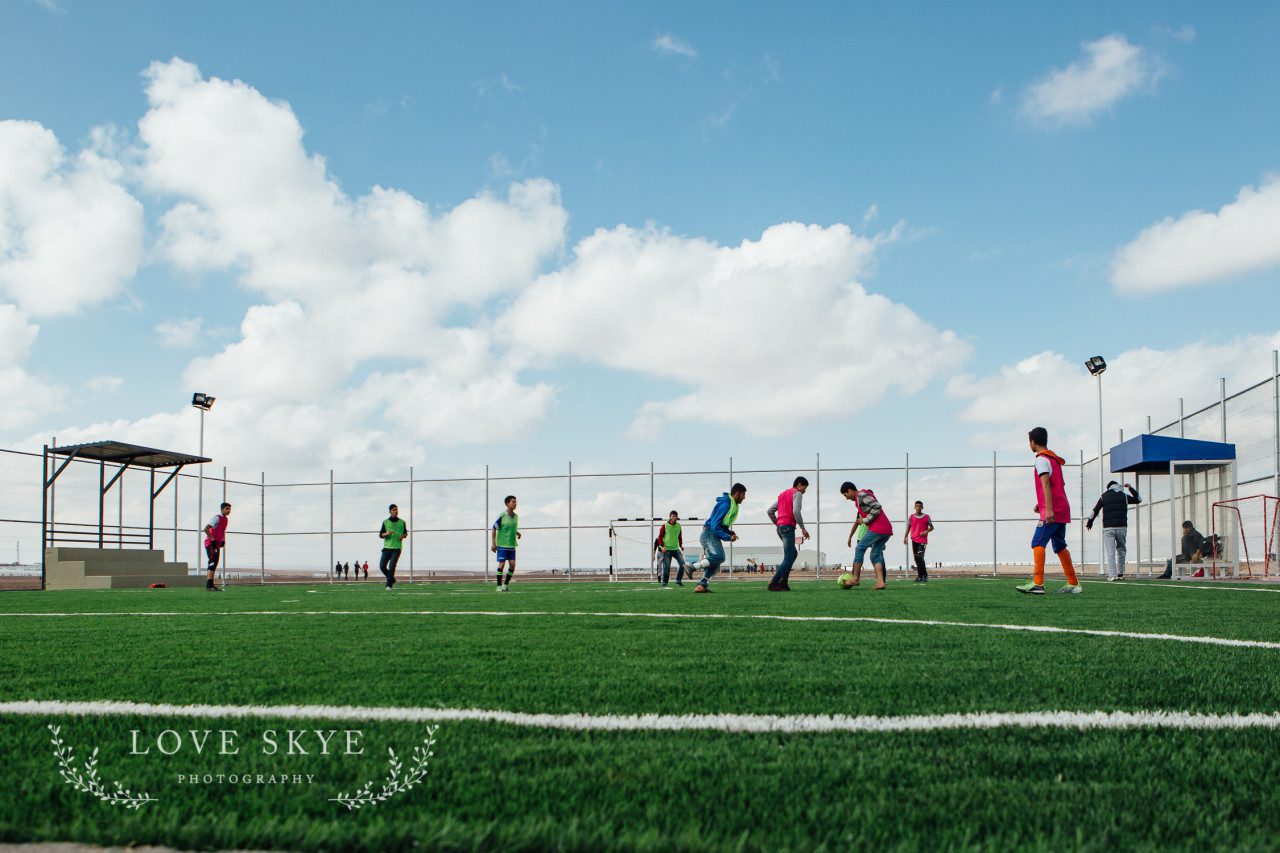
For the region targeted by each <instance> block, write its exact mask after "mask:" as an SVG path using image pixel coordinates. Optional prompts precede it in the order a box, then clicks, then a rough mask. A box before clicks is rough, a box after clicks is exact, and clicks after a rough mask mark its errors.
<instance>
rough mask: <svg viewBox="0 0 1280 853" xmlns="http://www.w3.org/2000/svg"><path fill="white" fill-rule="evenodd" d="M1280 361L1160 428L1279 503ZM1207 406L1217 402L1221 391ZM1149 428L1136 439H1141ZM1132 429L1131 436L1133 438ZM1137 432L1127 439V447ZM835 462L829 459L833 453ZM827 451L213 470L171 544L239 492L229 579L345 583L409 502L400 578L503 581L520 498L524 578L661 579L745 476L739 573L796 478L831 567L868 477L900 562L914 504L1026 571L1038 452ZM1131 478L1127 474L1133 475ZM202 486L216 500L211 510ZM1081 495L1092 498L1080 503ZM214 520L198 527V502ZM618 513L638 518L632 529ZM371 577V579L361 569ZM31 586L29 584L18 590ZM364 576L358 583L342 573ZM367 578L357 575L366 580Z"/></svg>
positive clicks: (1143, 533)
mask: <svg viewBox="0 0 1280 853" xmlns="http://www.w3.org/2000/svg"><path fill="white" fill-rule="evenodd" d="M1278 367H1280V357H1277V354H1276V353H1272V364H1271V370H1270V371H1269V373H1270V376H1269V378H1267V379H1265V380H1264V381H1262V382H1259V383H1257V384H1255V385H1252V386H1250V387H1248V388H1245V389H1243V390H1241V391H1238V392H1236V393H1234V394H1231V395H1227V394H1226V393H1225V380H1224V381H1223V382H1222V384H1221V385H1220V386H1219V387H1218V388H1215V389H1212V390H1213V391H1216V392H1217V393H1216V394H1215V395H1214V396H1216V398H1217V399H1216V400H1215V401H1214V402H1212V403H1211V404H1209V405H1207V406H1204V407H1203V408H1200V409H1197V410H1195V411H1192V412H1189V413H1188V412H1185V411H1184V406H1183V404H1182V401H1181V400H1179V412H1180V415H1179V417H1178V419H1177V420H1175V421H1172V422H1170V423H1166V424H1160V425H1156V424H1152V423H1151V419H1150V418H1149V417H1148V418H1147V423H1146V429H1145V431H1146V432H1149V433H1153V434H1156V435H1172V436H1182V437H1186V438H1202V439H1206V440H1212V441H1231V442H1233V443H1234V444H1235V445H1236V452H1237V482H1238V493H1239V495H1240V496H1242V497H1243V496H1246V495H1250V494H1256V493H1264V494H1272V495H1275V494H1280V370H1278ZM1203 396H1209V394H1204V395H1203ZM1135 434H1136V433H1135ZM1129 437H1132V435H1130V436H1129ZM1111 438H1113V439H1121V438H1123V435H1117V436H1113V437H1111ZM828 459H829V457H828ZM843 461H844V460H838V462H837V464H831V463H830V462H829V461H825V460H824V459H823V457H822V456H821V455H820V454H815V456H814V457H813V459H812V460H809V461H808V462H806V463H804V464H802V465H801V466H800V467H797V468H785V469H764V470H738V469H736V468H735V466H734V464H733V460H732V459H726V460H725V463H724V465H723V466H722V467H713V468H712V469H710V470H703V471H665V470H662V469H661V468H660V467H659V468H655V467H653V466H651V467H650V469H649V470H647V471H633V472H624V473H604V472H595V471H582V470H578V471H575V470H574V469H573V467H572V465H566V467H565V469H564V471H563V472H561V473H552V474H545V473H544V474H534V475H513V474H507V473H504V472H496V471H491V470H490V469H488V468H486V469H485V474H484V475H483V476H472V477H461V478H437V477H423V476H419V473H420V472H415V471H414V470H413V469H408V470H406V471H405V472H404V474H405V475H404V477H403V478H402V479H394V480H360V481H356V480H342V479H336V478H335V477H334V474H333V472H326V473H325V475H324V476H321V477H317V478H314V479H313V480H311V481H309V482H272V481H270V480H269V478H268V473H264V472H258V473H257V474H256V475H254V476H250V477H247V478H245V477H231V476H229V475H228V473H227V472H226V470H225V469H222V468H217V469H215V468H213V466H206V469H205V471H204V476H203V478H201V477H198V476H196V475H192V474H189V473H185V472H184V473H182V474H180V475H179V476H178V477H177V478H176V479H175V481H174V482H173V483H172V484H171V485H170V486H169V487H168V489H167V490H166V491H165V492H164V493H163V494H162V496H161V497H160V499H159V500H158V501H157V503H156V511H155V538H154V547H156V548H162V549H164V550H165V551H166V554H167V555H168V559H171V560H177V561H182V562H186V563H188V565H189V566H190V567H191V569H192V571H195V570H197V568H201V567H203V564H204V555H203V548H202V546H201V534H200V529H201V528H202V527H203V524H204V523H205V521H206V520H207V517H208V516H211V515H212V514H214V513H215V512H217V507H218V505H219V504H220V503H221V502H222V501H223V500H227V501H229V502H230V503H232V504H233V507H234V510H233V515H232V521H231V525H230V528H229V534H228V539H227V547H226V550H225V553H224V558H223V566H222V571H223V572H224V573H225V576H226V578H227V580H228V581H229V582H233V583H234V582H252V583H262V582H269V581H286V580H300V579H307V580H314V579H326V578H327V579H328V580H330V581H335V582H336V581H337V580H339V578H338V577H336V576H335V573H334V566H335V564H336V563H341V564H344V565H345V564H347V563H350V564H351V565H352V567H353V568H354V566H356V565H357V564H359V565H363V564H364V563H365V562H366V561H367V562H368V563H369V565H370V576H369V581H370V582H380V580H381V578H380V576H379V575H378V573H377V565H378V557H379V554H380V542H379V540H378V537H377V530H378V527H379V525H380V523H381V520H382V519H383V518H385V517H386V515H387V512H386V510H387V506H388V504H391V503H395V504H397V505H398V506H399V510H400V514H401V516H402V517H403V518H405V519H406V520H407V521H408V522H409V525H410V531H411V535H410V537H409V538H408V540H406V543H405V553H404V555H403V558H402V559H401V561H400V566H399V569H398V576H399V577H401V578H403V579H406V580H410V579H411V580H427V579H433V578H449V577H454V578H456V577H477V578H478V577H486V578H487V577H490V576H491V575H492V572H493V555H492V553H491V551H490V533H489V529H490V526H491V525H492V523H493V521H494V519H495V518H496V517H497V516H498V514H499V513H500V512H501V511H502V501H503V498H504V497H505V496H506V495H509V494H510V495H515V496H516V497H517V498H518V500H519V507H518V512H519V514H520V527H521V532H522V533H523V538H522V539H521V541H520V546H519V551H518V553H519V568H518V571H519V573H520V574H522V575H526V576H527V575H530V574H533V575H540V576H545V577H555V578H566V579H568V578H575V577H576V578H592V577H594V578H601V577H608V576H610V574H611V573H615V574H617V575H620V576H621V575H625V574H630V575H639V576H644V575H645V574H646V573H647V572H648V571H650V570H651V569H652V565H653V564H652V547H651V546H652V543H653V540H654V538H655V536H656V531H657V529H658V527H659V526H660V525H661V522H662V520H664V519H665V518H666V516H667V513H668V512H669V511H670V510H673V509H674V510H676V511H677V512H679V513H680V515H681V517H682V518H690V517H692V518H697V519H704V518H706V516H707V515H708V513H709V512H710V511H711V508H712V505H713V503H714V501H715V499H716V497H718V496H719V495H720V494H721V493H722V492H725V491H727V490H728V488H729V486H730V485H731V484H732V483H733V482H741V483H743V484H744V485H746V487H747V489H748V497H747V502H746V503H745V504H744V506H743V508H742V512H741V515H740V517H739V520H738V522H737V524H736V526H735V529H736V531H737V532H738V535H739V540H738V542H736V543H734V545H733V546H732V547H731V548H729V549H727V556H728V557H729V559H728V562H727V563H726V566H725V570H726V571H742V570H743V569H744V568H746V567H747V566H748V565H759V564H762V563H763V564H768V563H770V562H776V555H777V554H779V553H780V543H779V542H778V539H777V537H776V535H775V534H774V531H773V529H772V525H771V524H770V522H769V520H768V518H767V517H766V515H765V509H766V508H767V507H768V506H769V504H770V503H772V501H773V499H774V497H775V496H776V495H777V494H778V492H779V491H781V490H782V489H784V488H786V487H787V486H789V485H791V481H792V479H793V478H794V477H795V476H796V475H804V476H806V477H808V478H809V480H810V483H811V486H810V492H809V494H808V495H807V496H806V499H805V520H806V523H807V525H808V527H809V530H810V533H811V534H812V535H813V538H812V539H811V540H810V542H808V543H805V545H804V546H803V547H802V557H801V560H800V561H799V562H798V563H797V567H798V568H801V569H804V570H812V571H814V572H817V573H819V574H820V573H821V572H822V571H823V570H827V571H830V570H834V569H835V568H836V567H838V566H840V565H842V564H843V565H847V564H848V563H849V561H850V559H851V554H850V549H849V548H848V546H847V539H848V536H849V533H850V528H851V521H852V519H853V510H852V507H851V506H850V505H849V504H848V502H847V501H846V500H845V499H844V498H843V496H842V495H841V494H840V485H841V483H843V482H845V481H849V482H853V483H855V484H857V485H858V486H859V487H862V488H871V489H873V490H874V491H875V493H876V495H877V497H878V498H879V499H880V501H881V503H882V504H883V505H884V506H885V508H886V510H887V511H888V513H889V517H890V518H891V519H892V521H893V522H894V525H895V528H894V529H895V538H894V539H893V540H892V541H891V543H890V547H889V548H887V549H886V562H887V563H888V564H889V566H890V567H891V568H905V567H907V566H909V565H910V564H911V562H912V559H911V553H910V546H909V545H907V544H905V543H904V542H903V541H902V538H903V537H902V534H903V532H904V529H905V519H906V516H907V515H908V514H909V513H910V512H911V505H912V502H913V501H916V500H920V501H923V502H924V504H925V512H927V513H928V514H929V515H930V516H931V517H932V519H933V523H934V525H935V527H936V530H935V532H934V533H933V535H932V536H931V537H930V544H929V547H928V550H927V552H926V561H927V562H929V563H932V564H934V565H938V564H941V565H943V566H945V567H949V568H952V569H960V570H972V571H974V572H985V573H999V572H1002V571H1008V572H1018V571H1023V570H1025V568H1026V566H1027V563H1028V562H1029V557H1030V551H1029V547H1028V543H1029V541H1030V538H1031V535H1032V532H1033V530H1034V527H1035V524H1036V520H1035V517H1034V515H1033V513H1032V511H1031V504H1032V503H1033V500H1032V499H1031V494H1032V492H1031V474H1030V471H1031V465H1030V459H1029V457H1023V458H1019V459H1017V460H1016V463H1015V462H1014V461H1013V460H1010V459H1004V460H1001V459H1000V458H999V457H998V455H997V454H995V453H993V454H992V455H991V461H990V463H989V464H974V465H955V466H916V465H913V464H912V462H911V455H910V454H905V455H904V457H903V459H902V460H901V464H894V465H887V466H886V465H880V466H874V467H863V466H859V467H846V466H844V465H842V464H839V462H843ZM1068 463H1069V464H1068V465H1067V469H1066V471H1065V472H1064V473H1065V476H1066V485H1067V489H1068V493H1069V496H1070V498H1071V502H1072V504H1073V507H1074V508H1075V513H1074V515H1075V516H1076V518H1077V519H1082V518H1083V517H1084V516H1086V515H1087V514H1088V511H1089V510H1090V509H1091V507H1092V505H1093V502H1094V500H1095V499H1096V497H1097V493H1098V486H1099V484H1100V482H1101V481H1102V480H1105V479H1110V476H1109V475H1107V476H1103V477H1100V476H1099V464H1100V463H1101V466H1102V471H1103V472H1104V473H1105V472H1106V471H1109V458H1108V456H1107V455H1104V456H1103V458H1102V459H1101V460H1099V459H1097V458H1096V456H1095V457H1091V458H1086V456H1085V454H1083V453H1079V454H1078V455H1077V457H1076V458H1075V459H1069V460H1068ZM41 464H42V459H41V454H40V453H30V452H23V451H17V450H3V449H0V587H13V586H22V585H24V584H23V582H22V581H23V579H26V584H25V585H27V586H30V585H31V584H30V579H31V578H33V577H34V578H35V579H36V584H35V585H37V586H38V578H39V570H40V558H41V543H42V537H41ZM116 470H117V469H115V468H114V467H113V466H110V465H107V466H105V470H104V467H103V466H101V465H99V464H98V463H95V462H84V461H80V460H75V461H73V462H72V463H71V464H70V465H69V466H68V468H67V470H66V471H65V472H64V473H63V474H62V476H61V477H60V478H59V479H58V481H57V483H56V486H55V487H54V488H52V489H51V490H50V494H49V529H50V530H52V531H56V534H57V536H58V537H59V538H67V537H71V538H74V536H75V535H76V534H78V533H80V534H84V537H85V539H86V544H89V545H91V546H92V547H97V541H98V536H99V484H100V482H101V478H102V477H103V476H104V475H105V476H106V477H110V476H112V475H114V473H115V471H116ZM148 477H149V473H148V472H145V471H139V470H133V469H130V470H128V471H126V472H125V474H124V475H123V476H122V477H121V478H120V481H119V482H118V483H117V485H116V487H115V488H114V489H113V490H112V491H111V492H110V493H109V494H108V496H107V498H106V501H105V504H104V507H103V512H102V516H103V528H102V531H101V537H102V545H103V547H129V546H131V545H132V546H135V547H136V546H137V544H138V542H139V540H138V538H137V537H138V536H139V534H143V539H145V533H146V531H147V527H146V520H147V512H148V506H147V499H148V491H149V481H148ZM1117 479H1119V478H1117ZM1128 482H1131V483H1134V484H1135V485H1137V487H1138V488H1139V491H1140V492H1141V493H1142V497H1143V503H1142V504H1141V505H1140V506H1139V507H1138V508H1137V509H1136V511H1133V512H1132V513H1131V515H1130V519H1131V520H1130V524H1131V526H1130V547H1129V559H1130V561H1137V562H1138V563H1139V566H1140V569H1142V570H1144V571H1146V570H1154V569H1156V568H1158V567H1161V568H1162V567H1163V564H1164V561H1165V560H1166V559H1168V557H1169V556H1170V551H1171V548H1172V547H1173V545H1172V544H1171V543H1170V541H1169V523H1168V519H1169V517H1170V509H1171V508H1170V506H1169V501H1170V484H1169V482H1168V478H1167V477H1156V476H1149V477H1141V478H1133V477H1129V478H1128ZM201 488H203V499H202V500H198V499H197V498H198V495H199V490H200V489H201ZM1196 494H1197V493H1196V492H1195V491H1194V490H1193V491H1192V492H1191V493H1190V494H1181V493H1180V494H1178V495H1177V496H1176V498H1175V500H1176V501H1177V502H1178V503H1177V505H1176V506H1175V507H1174V509H1176V510H1177V515H1180V516H1183V517H1185V518H1187V519H1190V520H1193V521H1195V522H1196V524H1197V525H1198V526H1200V525H1203V527H1202V528H1201V529H1206V528H1207V527H1208V526H1210V525H1211V523H1212V522H1211V519H1210V516H1211V514H1212V508H1211V506H1209V502H1208V500H1207V499H1201V500H1199V502H1197V497H1196ZM1077 502H1078V503H1077ZM198 505H199V506H200V512H201V513H202V514H203V515H204V516H205V518H197V506H198ZM619 519H625V520H626V521H625V522H620V521H619ZM700 524H701V522H700V521H695V522H690V523H689V524H687V525H686V532H685V546H686V551H689V550H696V548H697V538H698V533H699V528H700ZM1069 535H1070V539H1069V545H1070V546H1071V549H1072V551H1073V552H1074V554H1075V560H1076V563H1077V564H1078V565H1081V566H1082V567H1083V568H1084V571H1086V572H1093V571H1099V556H1100V537H1099V536H1098V532H1097V530H1096V529H1095V531H1094V532H1093V533H1088V534H1087V533H1086V532H1085V529H1084V525H1083V524H1075V525H1073V526H1072V528H1071V530H1070V534H1069ZM360 578H361V579H362V580H363V574H361V575H360ZM15 579H16V581H15ZM341 579H342V580H344V581H345V580H347V579H348V578H347V577H343V578H341ZM350 579H351V580H354V578H350Z"/></svg>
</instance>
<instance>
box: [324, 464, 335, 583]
mask: <svg viewBox="0 0 1280 853" xmlns="http://www.w3.org/2000/svg"><path fill="white" fill-rule="evenodd" d="M336 562H337V560H335V559H334V552H333V469H332V468H330V469H329V565H330V566H332V565H333V564H334V563H336ZM325 574H326V575H329V583H333V575H332V574H330V573H329V571H328V569H326V571H325Z"/></svg>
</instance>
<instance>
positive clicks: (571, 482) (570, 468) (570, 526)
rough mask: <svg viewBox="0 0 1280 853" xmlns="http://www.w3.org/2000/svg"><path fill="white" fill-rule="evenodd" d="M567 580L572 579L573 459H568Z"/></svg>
mask: <svg viewBox="0 0 1280 853" xmlns="http://www.w3.org/2000/svg"><path fill="white" fill-rule="evenodd" d="M569 580H573V460H572V459H570V460H569Z"/></svg>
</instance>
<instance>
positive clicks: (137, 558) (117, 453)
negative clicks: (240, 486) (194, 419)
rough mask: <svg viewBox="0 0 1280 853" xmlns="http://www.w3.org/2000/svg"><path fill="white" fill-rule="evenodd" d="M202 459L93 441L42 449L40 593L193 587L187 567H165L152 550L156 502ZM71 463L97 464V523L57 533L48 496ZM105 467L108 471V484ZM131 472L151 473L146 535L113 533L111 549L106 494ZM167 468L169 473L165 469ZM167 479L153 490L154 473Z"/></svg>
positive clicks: (65, 527)
mask: <svg viewBox="0 0 1280 853" xmlns="http://www.w3.org/2000/svg"><path fill="white" fill-rule="evenodd" d="M212 461H213V460H212V459H209V458H207V457H204V456H194V455H192V454H190V453H179V452H176V451H172V450H157V449H155V448H153V447H142V446H141V445H137V444H128V443H126V442H123V441H94V442H89V443H87V444H70V445H65V446H58V447H50V446H49V445H45V447H44V465H43V469H42V470H43V474H42V480H43V486H42V489H41V511H40V541H41V545H40V588H41V589H112V588H118V587H136V586H150V585H151V584H152V583H163V584H165V585H166V586H195V585H200V584H203V580H202V579H200V578H199V577H195V578H192V577H190V576H189V575H188V569H187V564H186V563H170V562H165V559H164V552H163V551H162V550H156V549H155V522H156V498H158V497H160V494H161V493H162V492H164V490H165V488H166V487H167V486H168V485H169V484H170V483H171V482H173V480H174V478H175V477H177V476H178V472H180V471H181V470H182V469H183V468H185V467H186V466H188V465H198V464H202V463H205V462H212ZM76 462H83V463H89V464H93V463H97V466H96V467H97V468H98V524H97V528H96V529H94V528H93V527H91V526H89V525H85V524H67V523H65V522H64V523H63V525H62V527H61V528H59V527H58V526H57V525H56V524H55V521H54V519H53V517H52V516H51V514H50V492H51V490H52V489H53V487H54V484H55V483H56V482H57V480H58V477H59V476H61V475H62V473H63V472H64V471H66V470H67V467H68V466H69V465H71V464H73V463H76ZM108 467H110V468H112V469H113V471H112V473H111V475H110V479H108V471H107V469H108ZM130 468H135V469H138V468H141V469H147V470H149V471H150V482H151V486H150V490H149V500H148V501H147V505H148V512H147V526H146V532H145V533H143V532H141V527H140V526H137V527H135V528H133V529H131V530H128V531H126V530H125V529H123V527H122V528H121V529H120V530H118V531H116V532H113V534H112V537H111V538H113V539H115V540H116V547H115V548H108V547H107V541H108V540H107V536H106V526H107V525H106V498H107V493H108V492H110V491H111V489H112V487H113V486H115V485H116V483H117V482H119V480H120V478H121V477H123V476H124V474H125V472H126V471H128V470H129V469H130ZM168 469H172V470H168ZM165 470H168V476H166V477H165V478H164V480H163V481H162V482H161V483H160V485H159V487H157V486H156V475H157V472H160V471H165Z"/></svg>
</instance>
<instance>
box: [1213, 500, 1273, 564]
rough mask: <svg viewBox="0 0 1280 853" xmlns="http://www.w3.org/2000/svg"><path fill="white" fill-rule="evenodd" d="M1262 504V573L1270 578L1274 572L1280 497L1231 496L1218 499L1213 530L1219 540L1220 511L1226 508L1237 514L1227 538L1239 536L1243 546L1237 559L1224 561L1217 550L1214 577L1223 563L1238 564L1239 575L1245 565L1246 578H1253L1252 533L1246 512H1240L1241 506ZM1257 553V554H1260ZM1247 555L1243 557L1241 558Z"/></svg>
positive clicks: (1240, 545)
mask: <svg viewBox="0 0 1280 853" xmlns="http://www.w3.org/2000/svg"><path fill="white" fill-rule="evenodd" d="M1258 501H1261V503H1262V540H1263V549H1262V551H1263V553H1262V576H1263V577H1264V578H1265V577H1269V576H1270V574H1271V566H1272V563H1273V560H1272V555H1274V554H1275V553H1276V552H1275V548H1276V544H1277V541H1280V537H1278V536H1277V530H1278V529H1280V498H1278V497H1276V496H1274V495H1249V496H1248V497H1243V498H1228V499H1227V500H1222V501H1214V502H1213V511H1212V512H1211V513H1210V525H1211V526H1210V533H1211V534H1212V535H1213V536H1214V537H1215V539H1214V541H1218V540H1217V538H1216V537H1217V536H1218V512H1219V510H1222V511H1223V512H1224V513H1234V514H1235V523H1234V524H1233V525H1232V526H1231V527H1230V529H1229V530H1224V531H1223V538H1224V539H1225V538H1227V534H1228V533H1229V534H1232V535H1235V536H1238V537H1239V539H1238V540H1237V541H1238V542H1239V549H1238V551H1237V553H1236V555H1235V556H1236V559H1235V560H1234V561H1222V560H1220V558H1219V555H1218V554H1217V552H1216V551H1215V552H1214V553H1213V554H1212V555H1211V558H1212V564H1213V577H1215V578H1216V577H1218V564H1219V562H1222V564H1223V566H1224V567H1226V566H1231V565H1234V566H1235V568H1236V576H1237V577H1239V576H1240V572H1241V569H1242V568H1243V570H1244V573H1245V576H1246V577H1250V578H1252V577H1253V559H1252V557H1251V556H1250V554H1249V538H1250V537H1249V536H1248V535H1247V531H1246V530H1245V524H1244V514H1243V513H1242V512H1241V511H1240V508H1241V506H1248V505H1253V504H1255V503H1256V502H1258ZM1253 556H1257V555H1256V554H1255V555H1253ZM1241 558H1243V559H1241ZM1277 574H1280V567H1277Z"/></svg>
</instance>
